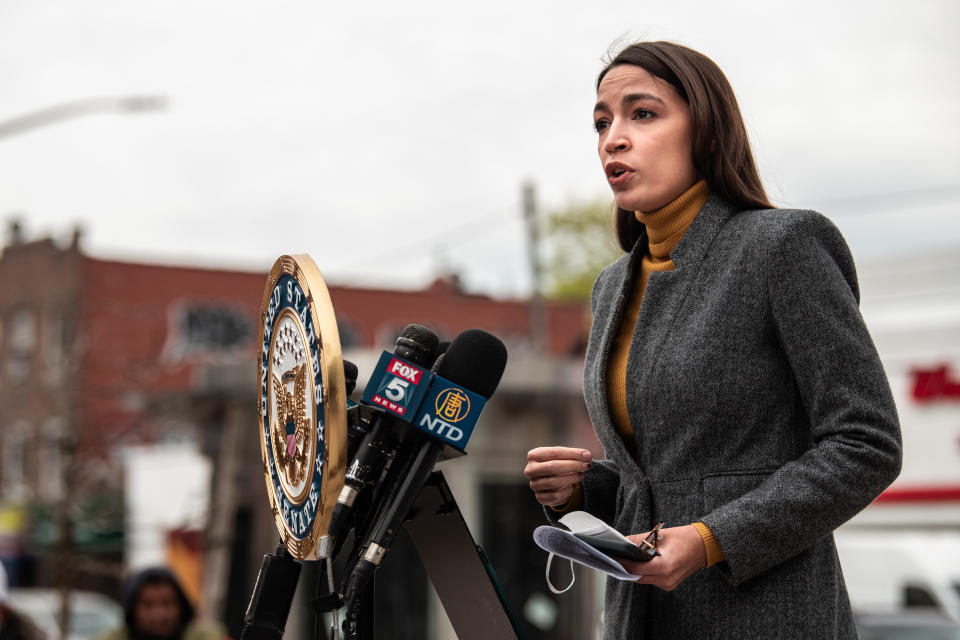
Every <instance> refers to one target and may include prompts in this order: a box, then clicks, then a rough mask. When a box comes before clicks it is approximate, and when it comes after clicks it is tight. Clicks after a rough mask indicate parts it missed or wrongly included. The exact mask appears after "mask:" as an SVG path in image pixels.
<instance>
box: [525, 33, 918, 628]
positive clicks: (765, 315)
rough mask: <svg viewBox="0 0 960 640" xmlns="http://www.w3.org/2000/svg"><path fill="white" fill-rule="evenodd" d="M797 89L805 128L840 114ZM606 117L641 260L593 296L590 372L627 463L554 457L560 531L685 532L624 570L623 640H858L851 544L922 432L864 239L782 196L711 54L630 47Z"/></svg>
mask: <svg viewBox="0 0 960 640" xmlns="http://www.w3.org/2000/svg"><path fill="white" fill-rule="evenodd" d="M796 99H798V100H804V101H807V102H809V103H810V115H811V118H810V119H809V120H808V121H805V122H804V123H802V126H816V125H817V119H816V114H817V111H818V110H820V109H828V108H829V96H823V95H808V93H807V91H806V90H804V89H803V88H798V92H797V98H796ZM593 117H594V127H595V129H596V131H597V135H598V136H599V141H598V152H599V155H600V161H601V164H602V166H603V169H604V172H605V174H606V177H607V181H608V183H609V185H610V187H611V189H612V190H613V195H614V199H615V201H616V205H617V213H616V215H617V219H616V223H617V236H618V240H619V242H620V246H621V247H622V249H623V250H624V252H625V253H624V255H623V256H622V257H621V258H619V259H618V260H616V261H615V262H614V263H612V264H610V265H609V266H607V267H606V268H605V269H604V270H603V272H602V273H601V274H600V276H599V277H598V278H597V280H596V282H595V284H594V288H593V293H592V301H591V302H592V311H593V324H592V327H591V331H590V339H589V344H588V348H587V354H586V361H585V366H584V394H585V399H586V404H587V407H588V409H589V413H590V418H591V421H592V422H593V426H594V429H595V430H596V432H597V436H598V437H599V439H600V442H601V443H602V444H603V448H604V451H605V453H606V459H604V460H591V454H590V452H589V451H586V450H583V449H577V448H570V447H562V446H559V447H540V448H536V449H533V450H532V451H530V452H529V454H528V456H527V466H526V469H525V475H526V476H527V478H528V479H529V481H530V487H531V489H532V490H533V491H534V493H535V495H536V499H537V500H538V501H539V502H540V503H541V504H543V505H545V506H546V507H547V513H548V516H549V517H550V518H551V519H556V518H557V517H559V516H560V515H561V514H562V513H564V512H567V511H571V510H575V509H582V510H585V511H588V512H590V513H592V514H593V515H595V516H597V517H599V518H601V519H602V520H605V521H607V522H609V523H611V524H612V525H613V526H614V527H615V528H616V529H618V530H619V531H621V532H623V533H624V534H631V535H629V537H630V539H631V540H632V541H634V542H640V540H642V539H643V538H644V537H646V532H647V531H649V530H650V529H651V528H652V527H653V526H654V525H655V524H657V523H658V522H660V521H664V522H665V523H666V525H665V528H664V529H663V530H662V531H661V535H660V543H659V556H658V557H655V558H654V559H653V560H651V561H649V562H647V563H639V562H632V561H629V560H622V561H621V562H622V564H623V565H624V566H625V567H626V568H627V569H628V570H629V571H630V572H631V573H633V574H635V575H638V576H641V577H639V579H638V580H637V583H631V582H621V581H618V580H614V579H608V580H607V587H606V594H605V604H604V632H603V637H604V638H605V639H608V640H612V639H614V638H615V639H617V640H620V639H623V638H648V639H655V640H670V639H677V640H680V639H683V640H693V639H697V638H718V637H731V638H738V639H741V640H746V639H753V638H756V639H767V638H781V639H785V638H797V639H809V638H818V639H826V638H856V637H857V632H856V629H855V625H854V619H853V615H852V613H851V610H850V603H849V599H848V597H847V593H846V588H845V586H844V580H843V575H842V573H841V568H840V564H839V561H838V559H837V552H836V548H835V546H834V541H833V536H832V532H833V530H834V529H835V528H836V527H838V526H839V525H840V524H842V523H843V522H845V521H846V520H848V519H849V518H850V517H852V516H853V515H854V514H856V513H857V512H858V511H860V510H861V509H863V508H864V507H865V506H867V505H868V504H869V503H870V502H871V501H872V500H873V499H874V498H875V497H876V496H877V495H879V493H880V492H881V491H882V490H883V489H884V488H885V487H886V486H887V485H888V484H890V483H891V482H892V481H893V480H894V478H896V476H897V474H898V473H899V469H900V460H901V450H900V448H901V442H900V428H899V423H898V419H897V413H896V409H895V407H894V402H893V398H892V395H891V393H890V389H889V385H888V383H887V379H886V376H885V374H884V371H883V368H882V366H881V364H880V359H879V357H878V355H877V352H876V349H875V348H874V345H873V342H872V340H871V338H870V335H869V333H868V331H867V329H866V327H865V326H864V323H863V319H862V317H861V315H860V311H859V292H858V286H857V279H856V273H855V270H854V264H853V260H852V258H851V255H850V252H849V250H848V249H847V246H846V243H845V242H844V240H843V238H842V237H841V235H840V233H839V232H838V231H837V229H836V227H835V226H834V225H833V224H832V223H831V222H830V221H829V220H827V219H826V218H825V217H823V216H822V215H820V214H818V213H816V212H813V211H802V210H791V209H775V208H774V207H773V205H771V204H770V202H769V200H768V199H767V196H766V194H765V192H764V189H763V186H762V184H761V181H760V177H759V174H758V172H757V169H756V166H755V165H754V162H753V156H752V153H751V150H750V145H749V140H748V138H747V133H746V129H745V127H744V124H743V119H742V117H741V115H740V111H739V107H738V106H737V102H736V98H735V97H734V94H733V90H732V88H731V87H730V85H729V82H728V81H727V79H726V77H725V76H724V74H723V72H722V71H721V70H720V69H719V68H718V67H717V65H716V64H715V63H714V62H713V61H712V60H710V59H709V58H707V57H706V56H704V55H702V54H700V53H698V52H696V51H693V50H691V49H689V48H686V47H683V46H680V45H677V44H673V43H669V42H646V43H636V44H633V45H631V46H629V47H627V48H626V49H624V50H623V51H622V52H620V53H619V54H618V55H617V56H616V57H615V58H614V59H613V60H612V61H611V62H610V63H609V64H608V65H607V66H606V68H604V69H603V71H602V72H601V73H600V76H599V78H598V80H597V104H596V107H595V109H594V114H593ZM798 126H799V125H798ZM824 152H825V153H829V150H824ZM879 560H882V559H881V558H878V561H879Z"/></svg>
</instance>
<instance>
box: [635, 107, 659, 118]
mask: <svg viewBox="0 0 960 640" xmlns="http://www.w3.org/2000/svg"><path fill="white" fill-rule="evenodd" d="M655 115H657V114H655V113H654V112H653V111H650V109H637V110H636V111H634V112H633V119H634V120H646V119H647V118H652V117H653V116H655Z"/></svg>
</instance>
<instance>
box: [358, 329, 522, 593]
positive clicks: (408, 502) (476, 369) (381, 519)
mask: <svg viewBox="0 0 960 640" xmlns="http://www.w3.org/2000/svg"><path fill="white" fill-rule="evenodd" d="M506 364H507V349H506V347H505V346H504V345H503V343H502V342H501V341H500V340H499V339H498V338H497V337H496V336H493V335H491V334H489V333H487V332H486V331H481V330H479V329H469V330H467V331H464V332H463V333H461V334H460V335H458V336H457V337H456V338H455V339H454V340H453V342H452V343H450V347H449V348H448V349H447V351H446V353H444V354H443V356H442V357H441V358H438V360H437V362H436V364H435V367H434V370H435V373H436V376H435V378H434V380H433V386H432V387H431V390H430V392H429V393H428V394H427V397H426V398H425V400H424V402H423V404H422V405H421V407H420V410H419V411H418V413H417V414H416V417H415V418H414V420H413V426H414V427H416V429H411V430H410V432H409V434H408V436H407V438H406V439H405V440H404V443H403V450H402V451H401V456H402V457H403V458H404V461H403V464H399V465H397V464H395V465H393V468H392V469H391V476H392V477H391V478H389V479H388V486H389V487H390V488H391V490H390V491H386V495H387V499H386V504H385V506H384V508H383V510H382V511H381V512H380V514H379V515H378V517H377V519H376V521H375V523H374V524H373V527H372V529H371V530H370V534H369V536H368V537H367V540H366V545H365V547H366V548H365V550H364V551H363V554H362V555H361V557H360V558H359V560H358V561H357V563H356V564H355V565H354V568H353V571H352V572H351V574H350V576H349V578H348V580H347V583H346V588H345V589H344V601H345V602H350V601H351V600H353V598H354V596H355V595H356V594H357V593H359V592H360V591H362V590H363V588H364V587H365V586H366V585H367V583H368V582H369V581H370V578H371V577H373V574H374V572H375V571H376V570H377V568H378V567H379V566H380V562H381V561H382V560H383V556H384V555H385V554H386V552H387V550H388V549H389V548H390V545H391V544H392V543H393V540H394V538H395V537H396V535H397V533H398V532H399V530H400V527H402V526H403V523H404V521H405V520H406V517H407V514H408V513H409V511H410V508H411V507H412V506H413V503H414V501H415V500H416V498H417V495H418V494H419V493H420V489H421V488H422V487H423V485H424V484H425V483H426V481H427V478H428V477H429V476H430V473H431V472H432V471H433V466H434V464H435V463H436V461H437V458H438V457H439V456H440V453H441V452H442V451H443V447H444V445H445V444H450V445H452V446H455V447H457V448H461V449H462V446H463V445H465V444H466V442H465V441H464V437H465V436H466V437H467V438H468V437H469V435H470V433H472V428H473V425H475V424H476V421H477V418H478V417H479V413H480V410H481V409H482V408H483V403H484V402H485V401H486V400H487V399H488V398H489V397H490V396H492V395H493V392H494V391H495V390H496V388H497V385H498V384H499V383H500V378H501V377H502V375H503V370H504V368H505V367H506ZM460 387H462V388H460ZM471 397H472V400H473V402H471ZM471 404H474V405H475V406H474V407H471ZM447 420H449V422H448V421H447ZM461 422H462V423H463V424H464V426H462V427H460V426H455V425H456V424H457V423H461ZM468 425H469V427H468ZM444 427H446V428H444ZM468 428H469V430H470V432H469V433H468V432H467V429H468ZM461 441H463V442H462V444H461ZM398 476H401V477H399V478H398ZM391 480H392V482H391Z"/></svg>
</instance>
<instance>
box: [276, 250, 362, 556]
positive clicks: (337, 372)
mask: <svg viewBox="0 0 960 640" xmlns="http://www.w3.org/2000/svg"><path fill="white" fill-rule="evenodd" d="M284 275H289V276H291V277H293V279H294V280H295V281H296V282H297V284H298V285H299V286H300V289H301V290H302V291H303V293H304V295H305V296H306V300H307V308H308V309H309V311H310V316H311V318H312V320H313V326H314V329H315V332H316V334H317V336H316V337H317V340H318V343H319V344H318V347H319V351H320V365H319V366H320V371H321V380H322V382H323V395H324V397H323V409H324V411H323V414H324V430H325V433H324V436H325V437H324V451H323V456H324V464H323V472H322V476H321V483H322V486H321V491H320V495H319V498H318V499H319V504H318V505H317V511H316V516H315V518H314V521H313V526H312V527H311V528H310V531H309V533H308V534H307V535H306V536H305V537H303V538H301V539H297V538H295V537H294V534H292V533H291V532H290V531H289V530H288V529H287V526H286V523H285V522H284V519H283V514H281V513H280V509H279V506H278V505H277V499H276V496H275V495H274V487H273V484H272V483H271V482H270V469H269V467H268V463H267V461H268V457H267V450H266V446H267V442H266V440H265V439H264V437H263V433H264V428H265V425H264V416H263V396H262V393H261V392H262V389H261V387H260V383H261V375H262V370H261V367H262V364H263V358H264V356H265V355H266V356H267V357H269V350H268V353H267V354H264V353H263V338H264V333H265V331H266V318H267V311H268V309H269V304H270V297H271V296H272V294H273V290H274V288H275V287H276V284H277V282H278V281H279V280H280V278H281V277H282V276H284ZM275 320H276V319H275ZM304 331H306V327H304ZM258 335H259V341H258V343H257V344H258V345H259V346H258V349H260V357H259V358H257V381H258V384H257V388H258V393H257V422H258V426H259V431H258V438H259V440H260V453H261V459H262V462H263V473H264V481H265V482H266V485H267V498H268V500H269V502H270V508H271V510H272V512H273V516H274V521H275V523H276V525H277V530H278V531H279V532H280V537H281V539H282V540H283V543H284V546H285V547H286V548H287V550H288V551H289V552H290V554H291V555H292V556H293V557H295V558H296V559H298V560H316V559H319V555H318V543H319V541H320V538H321V537H323V536H326V534H327V530H328V529H329V527H330V518H331V516H332V515H333V505H334V504H336V501H337V496H339V495H340V491H341V490H342V489H343V484H344V474H345V472H346V465H347V442H346V441H347V397H346V382H345V380H344V372H343V351H342V349H341V346H340V333H339V331H338V329H337V319H336V315H335V314H334V311H333V304H332V302H331V300H330V292H329V290H328V289H327V285H326V282H325V281H324V279H323V275H322V274H321V273H320V269H318V268H317V265H316V263H314V261H313V259H312V258H311V257H310V256H309V255H307V254H295V255H282V256H280V257H279V258H277V260H276V261H275V262H274V263H273V266H272V267H271V269H270V274H269V275H268V277H267V283H266V286H265V287H264V292H263V297H262V298H261V302H260V328H259V333H258ZM272 341H273V336H271V344H272ZM310 358H311V362H310V365H311V372H310V373H311V377H312V376H313V371H312V364H313V363H312V354H311V356H310ZM268 366H269V363H268ZM314 382H315V381H314ZM313 410H314V425H313V428H314V430H316V425H317V422H316V404H315V403H314V409H313ZM266 426H267V427H268V426H269V425H266ZM317 446H319V444H318V445H317ZM315 471H316V454H314V456H313V460H312V462H311V472H315ZM311 475H312V474H311ZM281 484H282V483H281Z"/></svg>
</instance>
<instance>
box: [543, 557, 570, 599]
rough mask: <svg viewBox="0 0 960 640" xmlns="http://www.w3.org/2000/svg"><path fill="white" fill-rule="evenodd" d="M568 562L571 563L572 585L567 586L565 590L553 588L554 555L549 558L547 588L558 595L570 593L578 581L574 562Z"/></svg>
mask: <svg viewBox="0 0 960 640" xmlns="http://www.w3.org/2000/svg"><path fill="white" fill-rule="evenodd" d="M567 562H569V563H570V584H568V585H567V586H565V587H564V588H563V589H557V588H556V587H554V586H553V583H552V582H550V565H552V564H553V553H551V554H550V555H548V556H547V571H546V577H547V587H549V588H550V591H552V592H553V593H555V594H557V595H560V594H562V593H566V592H567V591H570V589H571V588H572V587H573V583H574V582H576V580H577V574H575V573H574V572H573V560H568V561H567Z"/></svg>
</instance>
